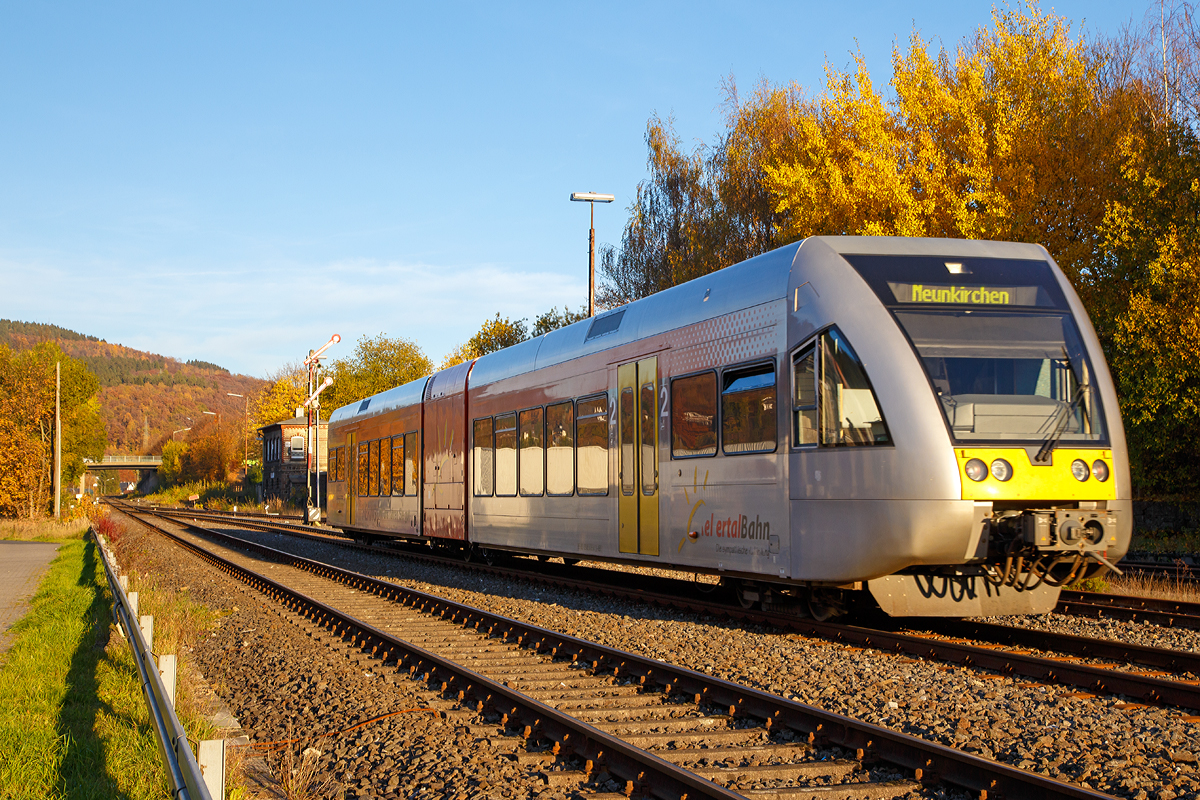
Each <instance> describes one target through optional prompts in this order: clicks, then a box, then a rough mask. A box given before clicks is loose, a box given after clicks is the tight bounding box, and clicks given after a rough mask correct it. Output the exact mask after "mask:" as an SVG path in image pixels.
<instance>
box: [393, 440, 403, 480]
mask: <svg viewBox="0 0 1200 800" xmlns="http://www.w3.org/2000/svg"><path fill="white" fill-rule="evenodd" d="M392 494H404V437H403V436H393V437H392Z"/></svg>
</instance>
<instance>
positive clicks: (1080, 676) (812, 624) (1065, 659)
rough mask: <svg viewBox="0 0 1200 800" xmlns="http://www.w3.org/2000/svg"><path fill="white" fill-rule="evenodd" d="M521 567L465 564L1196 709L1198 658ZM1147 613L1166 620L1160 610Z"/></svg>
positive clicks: (1199, 700)
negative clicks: (841, 619) (751, 606)
mask: <svg viewBox="0 0 1200 800" xmlns="http://www.w3.org/2000/svg"><path fill="white" fill-rule="evenodd" d="M159 513H163V514H165V515H167V516H169V517H172V518H175V519H177V520H191V519H195V518H198V517H199V516H201V515H197V514H192V513H187V512H174V511H172V512H161V511H160V512H159ZM206 518H207V519H212V520H214V521H217V522H221V523H222V524H227V525H228V524H233V521H232V520H231V519H229V518H228V517H223V516H222V515H208V516H206ZM236 524H237V525H238V526H239V527H248V528H252V529H258V530H264V531H268V532H275V533H280V532H282V533H286V534H288V535H292V536H299V537H301V538H309V539H313V538H315V539H317V540H319V541H324V542H328V543H333V544H336V545H339V546H349V547H355V548H358V549H365V550H367V551H370V552H373V553H379V552H380V550H379V548H372V547H368V546H364V545H357V544H354V543H350V542H347V541H346V540H345V539H343V538H340V537H332V536H325V535H321V534H314V533H311V532H310V531H307V530H304V529H303V528H302V527H301V526H283V527H280V526H278V525H277V524H263V523H259V522H257V521H255V522H247V521H245V520H239V521H238V522H237V523H236ZM402 552H403V554H404V555H405V556H407V557H414V558H420V559H425V560H430V561H434V562H436V563H451V564H453V565H455V566H457V567H462V566H464V565H463V564H462V562H461V561H460V560H458V559H447V558H445V557H442V556H437V555H431V554H428V553H422V552H419V550H418V552H416V553H413V552H412V551H411V550H405V551H402ZM523 561H526V562H527V566H524V567H517V566H515V565H514V564H511V563H510V564H506V565H503V566H501V565H495V566H493V565H487V564H469V565H466V566H467V567H469V568H473V569H477V570H485V571H490V572H495V573H500V574H505V575H508V576H513V577H520V578H523V579H525V580H531V581H535V582H541V583H546V584H549V585H553V586H556V587H559V588H571V589H578V590H583V591H590V592H598V593H602V594H609V595H613V596H620V597H624V598H627V599H636V600H640V601H643V602H648V603H651V604H655V605H659V606H667V607H674V608H678V609H682V610H687V611H692V612H699V613H708V614H713V615H716V616H728V617H733V618H736V619H738V620H741V621H744V622H746V623H759V624H763V625H768V626H772V627H774V628H777V629H783V630H791V631H794V632H797V633H801V634H803V635H806V636H811V637H819V638H822V639H826V640H829V641H833V642H837V643H840V644H843V645H848V646H857V647H870V648H874V649H878V650H882V651H886V652H891V653H897V654H902V655H905V656H908V657H913V658H923V659H929V660H938V661H943V662H947V663H952V664H959V665H962V666H969V667H973V668H977V669H985V670H991V671H995V672H997V673H1000V674H1002V675H1007V676H1010V677H1019V678H1024V679H1027V680H1034V681H1039V682H1045V683H1056V684H1061V685H1067V686H1072V687H1075V688H1077V689H1081V690H1083V691H1086V692H1090V693H1096V694H1108V695H1121V696H1124V697H1126V698H1129V699H1131V700H1133V701H1135V702H1138V703H1148V704H1156V705H1169V706H1178V707H1181V708H1185V709H1192V710H1200V680H1197V679H1198V678H1200V654H1196V653H1189V652H1184V651H1179V650H1170V649H1164V648H1155V647H1146V646H1141V645H1133V644H1127V643H1122V642H1114V641H1108V640H1100V639H1094V638H1090V637H1083V636H1072V635H1067V634H1061V633H1051V632H1047V631H1030V630H1023V629H1019V628H1014V627H1011V626H1005V625H995V624H987V623H982V622H974V621H954V620H923V621H921V622H920V623H919V624H918V626H917V627H918V630H915V631H914V630H909V629H906V628H905V627H902V626H900V625H898V624H897V623H896V622H894V621H892V620H890V619H888V618H883V619H880V620H878V623H877V624H876V625H874V626H873V627H866V626H862V625H848V624H843V623H834V622H818V621H815V620H811V619H803V618H797V617H794V616H791V615H788V614H779V613H769V612H764V611H758V610H748V609H743V608H741V607H740V606H734V605H731V604H727V603H721V602H717V601H714V599H713V598H712V597H711V596H706V595H704V594H702V593H701V591H699V590H698V589H697V587H696V586H695V585H694V584H692V583H689V582H686V581H679V580H678V579H672V578H661V577H654V576H646V575H642V574H637V573H624V572H617V571H612V570H603V569H589V568H586V567H571V568H563V567H561V566H559V565H553V564H535V563H534V562H531V561H528V560H524V559H523ZM1073 594H1089V593H1073ZM1094 597H1095V598H1103V597H1107V596H1106V595H1095V596H1094ZM1126 599H1128V598H1126ZM1077 602H1078V601H1077ZM1080 605H1081V606H1082V605H1083V604H1080ZM1089 608H1090V607H1089ZM1106 609H1107V610H1108V613H1109V615H1110V616H1115V615H1116V614H1124V615H1126V616H1134V617H1136V616H1137V614H1138V613H1140V614H1141V615H1142V617H1143V618H1144V617H1145V616H1147V615H1149V614H1150V613H1151V612H1146V611H1142V612H1135V611H1134V610H1133V609H1130V608H1120V607H1117V606H1107V607H1106ZM1153 613H1158V614H1160V615H1162V616H1164V617H1165V616H1169V615H1167V614H1166V612H1153ZM1170 618H1171V619H1175V620H1178V619H1182V618H1183V617H1181V616H1180V615H1178V614H1176V615H1175V616H1173V617H1170ZM1149 621H1154V620H1149Z"/></svg>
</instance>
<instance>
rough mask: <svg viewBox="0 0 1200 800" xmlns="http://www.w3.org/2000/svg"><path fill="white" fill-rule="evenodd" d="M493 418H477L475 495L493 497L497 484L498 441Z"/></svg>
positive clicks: (475, 430) (475, 431) (474, 434)
mask: <svg viewBox="0 0 1200 800" xmlns="http://www.w3.org/2000/svg"><path fill="white" fill-rule="evenodd" d="M492 431H493V428H492V418H491V417H487V418H486V419H477V420H475V425H474V431H473V432H472V433H473V436H474V442H475V454H474V460H475V496H476V497H491V496H492V492H493V491H494V487H495V485H496V470H495V466H496V464H495V461H496V450H495V447H496V442H495V440H494V436H493V433H492Z"/></svg>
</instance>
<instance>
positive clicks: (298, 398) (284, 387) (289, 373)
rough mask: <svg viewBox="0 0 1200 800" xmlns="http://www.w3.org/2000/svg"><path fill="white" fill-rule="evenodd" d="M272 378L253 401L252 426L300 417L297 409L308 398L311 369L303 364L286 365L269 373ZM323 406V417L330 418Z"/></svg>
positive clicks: (269, 377)
mask: <svg viewBox="0 0 1200 800" xmlns="http://www.w3.org/2000/svg"><path fill="white" fill-rule="evenodd" d="M267 380H269V381H270V383H268V384H267V385H266V386H264V387H263V388H262V391H260V392H259V393H258V396H257V397H255V398H253V400H252V401H251V403H250V418H251V420H252V427H253V428H254V429H255V431H257V429H258V428H260V427H262V426H263V425H271V424H273V423H276V422H279V421H281V420H285V419H292V418H293V417H295V416H296V409H297V408H299V407H300V406H301V404H303V403H304V400H305V399H306V398H307V397H308V371H307V370H306V368H305V367H304V365H302V364H297V363H291V364H285V365H283V366H282V367H280V368H279V369H277V370H275V371H274V372H273V373H271V374H270V375H268V376H267ZM330 410H331V409H327V408H326V407H324V406H323V407H322V409H321V416H322V417H323V418H326V419H328V417H329V411H330Z"/></svg>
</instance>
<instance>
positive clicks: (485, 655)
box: [130, 510, 1108, 798]
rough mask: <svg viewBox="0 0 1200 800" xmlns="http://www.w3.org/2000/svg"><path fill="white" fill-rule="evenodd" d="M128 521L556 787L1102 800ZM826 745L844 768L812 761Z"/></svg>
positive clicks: (886, 733) (226, 544)
mask: <svg viewBox="0 0 1200 800" xmlns="http://www.w3.org/2000/svg"><path fill="white" fill-rule="evenodd" d="M130 515H131V516H133V517H134V518H135V519H138V520H139V521H141V522H142V523H143V524H146V525H148V526H151V527H153V528H155V529H156V530H159V531H160V532H161V533H163V534H164V535H166V536H169V537H170V538H172V539H173V540H174V541H176V542H178V543H180V544H181V545H183V546H184V547H186V548H187V549H189V550H191V551H192V552H194V553H195V554H197V555H198V556H200V557H201V558H203V559H204V560H206V561H208V562H209V563H212V564H214V565H216V566H217V567H218V568H220V569H222V570H223V571H225V572H227V573H230V574H231V575H234V576H235V577H238V578H239V579H240V580H243V581H245V582H246V583H248V584H249V585H251V586H253V587H254V588H256V589H258V590H259V591H261V592H263V593H264V594H266V595H268V596H269V597H272V598H275V599H277V600H278V601H279V602H281V603H283V604H284V605H286V606H287V607H288V608H289V609H291V610H292V611H294V612H296V613H299V614H302V615H304V616H305V617H307V618H309V619H310V620H313V621H316V622H318V623H320V624H321V625H324V626H325V627H327V628H329V629H330V630H332V631H334V632H335V633H337V634H338V635H340V636H341V637H342V638H344V639H347V640H349V641H350V642H351V643H352V644H353V645H354V646H357V647H360V648H362V649H363V650H364V651H366V652H369V653H371V654H372V655H374V656H375V657H377V658H380V659H381V660H383V661H384V662H385V663H387V664H390V665H394V667H395V668H396V669H399V670H401V671H404V672H408V673H409V674H410V675H412V676H414V677H417V678H418V679H419V680H421V681H423V682H425V683H427V684H429V685H432V686H433V687H435V688H440V690H441V691H442V692H443V693H444V694H445V695H447V696H448V697H450V698H453V699H455V700H456V701H457V702H458V703H459V705H460V706H461V707H462V708H463V709H464V710H465V711H468V712H472V711H473V712H474V714H475V715H477V722H478V723H479V724H481V725H489V724H490V725H491V726H493V727H494V726H495V725H497V724H498V725H499V726H500V727H501V728H504V729H505V730H507V731H508V732H510V733H512V734H515V735H516V736H519V737H521V738H523V739H524V740H525V742H526V746H527V752H526V754H525V755H524V756H523V757H524V758H527V759H531V760H539V761H544V762H546V764H547V765H549V766H551V767H552V769H551V771H550V773H549V774H551V775H553V776H554V777H553V778H552V780H553V781H556V782H559V783H560V784H561V785H570V784H571V783H576V784H582V783H586V782H587V780H588V777H589V775H590V774H591V773H592V772H593V771H595V770H596V769H598V768H600V766H601V765H602V766H603V768H604V769H605V770H606V771H607V772H608V773H610V774H613V775H619V776H621V777H622V778H623V779H624V780H625V781H626V786H625V794H626V795H634V794H639V795H653V796H657V797H676V798H679V797H689V798H696V797H721V798H732V797H743V796H750V797H756V798H770V797H780V798H799V797H830V798H832V797H891V796H895V795H897V794H905V793H907V792H909V791H917V790H920V789H921V787H922V785H923V784H926V783H930V782H944V783H946V784H950V785H953V786H958V787H960V788H964V789H967V790H968V791H970V792H971V793H972V794H973V795H974V796H978V797H981V798H986V797H989V796H991V797H994V796H997V795H1003V796H1007V797H1029V798H1037V797H1047V798H1049V797H1063V798H1066V797H1072V798H1076V797H1078V798H1082V797H1092V798H1098V797H1107V796H1108V795H1103V794H1099V793H1096V792H1093V791H1090V790H1087V789H1083V788H1081V787H1076V786H1073V785H1070V784H1065V783H1061V782H1059V781H1055V780H1052V779H1049V778H1046V777H1043V776H1040V775H1037V774H1034V773H1029V772H1024V771H1022V770H1019V769H1015V768H1013V767H1009V766H1006V765H1002V764H998V763H996V762H993V761H989V760H986V759H981V758H978V757H975V756H971V755H969V754H966V753H963V752H960V751H957V750H954V749H952V748H947V747H944V746H941V745H937V744H934V743H931V742H927V741H924V740H922V739H918V738H915V737H910V736H906V735H904V734H900V733H897V732H895V731H891V730H888V729H886V728H882V727H878V726H874V725H870V724H867V723H863V722H859V721H856V720H853V719H850V718H847V717H842V716H839V715H836V714H831V713H829V712H824V711H821V710H819V709H815V708H812V707H810V706H805V705H802V704H799V703H795V702H791V701H788V700H785V699H783V698H780V697H777V696H775V695H771V694H768V693H765V692H761V691H758V690H755V689H753V688H750V687H746V686H740V685H737V684H734V683H730V682H728V681H724V680H721V679H718V678H714V677H711V676H707V675H704V674H702V673H698V672H694V671H692V670H688V669H685V668H681V667H675V666H672V665H669V664H665V663H663V662H661V661H657V660H654V659H647V658H644V657H641V656H638V655H636V654H633V653H627V652H623V651H620V650H616V649H613V648H610V647H606V646H603V645H599V644H595V643H592V642H587V641H584V640H582V639H578V638H575V637H571V636H566V635H563V634H561V633H556V632H554V631H550V630H546V629H544V628H539V627H537V626H532V625H528V624H525V623H521V622H518V621H516V620H512V619H508V618H505V617H501V616H498V615H494V614H490V613H487V612H484V611H481V610H479V609H474V608H471V607H468V606H464V605H462V604H458V603H454V602H451V601H448V600H444V599H442V598H438V597H435V596H433V595H428V594H424V593H421V592H416V591H413V590H410V589H405V588H402V587H399V586H397V585H395V584H392V583H389V582H386V581H380V580H376V579H373V578H369V577H366V576H363V575H359V574H357V573H352V572H348V571H345V570H341V569H338V568H335V567H331V566H329V565H326V564H321V563H319V562H314V561H311V560H308V559H303V558H300V557H298V556H294V555H290V554H287V553H284V552H282V551H279V550H275V549H273V548H268V547H265V546H263V545H260V544H255V543H250V542H246V541H245V540H241V539H238V538H237V537H232V536H229V535H228V534H225V533H221V532H219V531H214V530H209V529H205V528H201V527H200V526H198V525H195V524H191V523H176V524H182V525H183V526H184V527H190V528H192V529H194V530H196V531H198V532H200V533H202V535H203V536H204V537H205V539H208V540H209V542H205V541H204V540H200V539H198V538H197V537H195V536H192V535H188V534H183V533H178V532H172V531H169V530H167V529H166V528H165V527H164V526H163V525H162V524H160V523H154V522H149V521H147V520H146V519H144V517H146V516H148V515H147V514H145V513H144V512H138V511H136V510H135V511H132V512H131V514H130ZM212 543H218V545H217V546H215V547H214V544H212ZM217 549H225V550H226V552H224V553H222V554H218V553H217V552H214V551H215V550H217ZM247 551H248V552H247ZM266 573H270V575H269V577H268V575H267V574H266ZM314 594H318V595H319V596H320V597H321V598H322V599H320V600H317V599H315V598H314V597H313V595H314ZM831 746H833V747H839V748H842V749H843V750H845V752H846V754H847V755H848V756H851V757H848V758H842V759H837V760H833V761H830V760H818V759H816V758H814V753H815V751H816V750H817V749H820V748H828V747H831ZM896 770H900V771H901V772H902V773H903V774H902V775H901V776H897V775H896V774H895V771H896ZM733 786H736V787H738V788H737V789H736V790H734V789H732V788H730V787H733Z"/></svg>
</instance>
